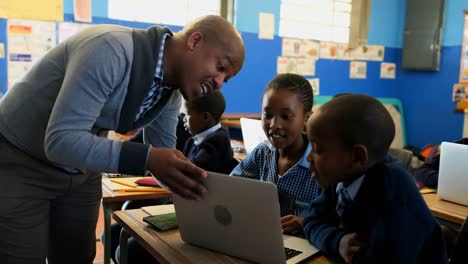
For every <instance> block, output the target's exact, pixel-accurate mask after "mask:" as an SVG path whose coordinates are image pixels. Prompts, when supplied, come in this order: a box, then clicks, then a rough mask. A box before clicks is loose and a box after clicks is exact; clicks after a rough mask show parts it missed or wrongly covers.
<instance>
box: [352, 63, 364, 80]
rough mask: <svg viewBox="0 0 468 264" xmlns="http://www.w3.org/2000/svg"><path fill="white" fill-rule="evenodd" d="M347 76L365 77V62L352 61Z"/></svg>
mask: <svg viewBox="0 0 468 264" xmlns="http://www.w3.org/2000/svg"><path fill="white" fill-rule="evenodd" d="M349 78H351V79H366V78H367V62H364V61H352V62H351V63H350V66H349Z"/></svg>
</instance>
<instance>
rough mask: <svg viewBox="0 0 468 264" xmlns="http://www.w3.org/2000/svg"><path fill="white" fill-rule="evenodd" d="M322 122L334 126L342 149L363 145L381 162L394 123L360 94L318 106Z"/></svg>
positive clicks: (374, 101) (373, 101)
mask: <svg viewBox="0 0 468 264" xmlns="http://www.w3.org/2000/svg"><path fill="white" fill-rule="evenodd" d="M319 111H320V112H321V114H322V115H323V119H321V120H323V122H327V123H330V124H334V125H335V128H336V132H337V135H338V136H339V139H338V140H342V143H343V144H344V145H345V146H349V147H351V146H353V145H355V144H363V145H364V146H366V147H367V149H368V151H369V154H370V155H372V156H373V158H374V159H375V160H376V161H379V160H382V159H383V158H384V157H385V155H386V153H387V152H388V148H389V147H390V145H391V144H392V141H393V138H394V137H395V124H394V123H393V119H392V117H391V116H390V113H389V112H388V111H387V109H386V108H385V106H384V105H383V104H382V103H381V102H379V101H378V100H377V99H375V98H373V97H371V96H368V95H364V94H343V95H340V96H337V97H334V98H332V99H331V100H330V101H329V102H328V103H326V104H324V105H322V106H321V107H320V110H319Z"/></svg>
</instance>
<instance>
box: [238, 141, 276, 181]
mask: <svg viewBox="0 0 468 264" xmlns="http://www.w3.org/2000/svg"><path fill="white" fill-rule="evenodd" d="M267 149H268V146H267V145H265V144H263V143H262V144H260V145H258V146H257V147H256V148H255V149H254V150H253V151H252V152H251V153H250V154H249V155H248V156H247V157H245V159H243V160H242V161H241V162H240V163H239V165H237V166H236V167H235V168H234V170H232V172H231V175H233V176H241V177H246V178H251V179H257V180H259V179H260V177H261V175H260V167H262V166H263V161H264V160H265V158H266V157H265V155H269V154H268V150H267ZM271 166H273V165H271Z"/></svg>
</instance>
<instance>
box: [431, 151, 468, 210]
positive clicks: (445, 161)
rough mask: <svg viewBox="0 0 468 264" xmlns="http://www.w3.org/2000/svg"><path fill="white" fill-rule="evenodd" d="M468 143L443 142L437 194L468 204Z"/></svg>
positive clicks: (455, 201) (448, 199)
mask: <svg viewBox="0 0 468 264" xmlns="http://www.w3.org/2000/svg"><path fill="white" fill-rule="evenodd" d="M467 161H468V145H463V144H456V143H450V142H442V144H441V146H440V166H439V183H438V185H437V195H438V196H439V197H440V198H442V199H444V200H447V201H451V202H454V203H458V204H463V205H466V206H468V192H467V190H468V163H467Z"/></svg>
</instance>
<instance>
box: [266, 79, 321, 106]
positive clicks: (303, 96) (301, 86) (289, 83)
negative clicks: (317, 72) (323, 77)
mask: <svg viewBox="0 0 468 264" xmlns="http://www.w3.org/2000/svg"><path fill="white" fill-rule="evenodd" d="M271 90H273V91H278V90H286V91H290V92H292V93H295V94H297V95H298V96H299V99H300V100H301V102H302V104H303V105H304V111H305V112H310V111H312V106H313V104H314V93H313V92H312V86H311V85H310V83H309V81H308V80H307V79H306V78H304V77H303V76H301V75H298V74H294V73H283V74H278V75H277V76H276V77H275V78H273V79H272V80H271V81H270V82H269V83H268V84H267V87H266V88H265V91H264V92H263V94H264V95H265V93H266V92H268V91H271Z"/></svg>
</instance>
